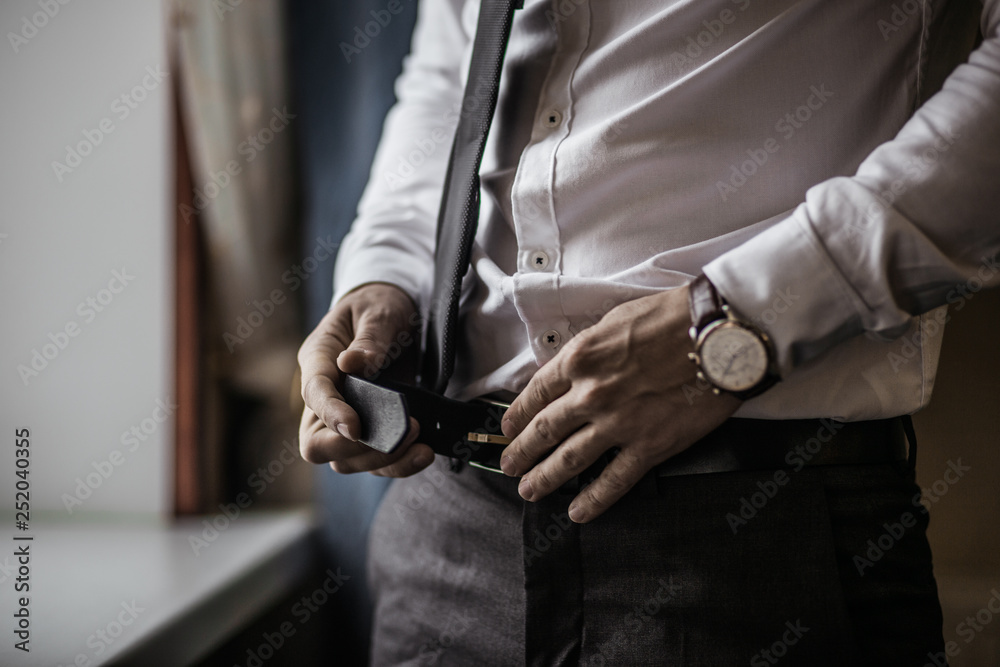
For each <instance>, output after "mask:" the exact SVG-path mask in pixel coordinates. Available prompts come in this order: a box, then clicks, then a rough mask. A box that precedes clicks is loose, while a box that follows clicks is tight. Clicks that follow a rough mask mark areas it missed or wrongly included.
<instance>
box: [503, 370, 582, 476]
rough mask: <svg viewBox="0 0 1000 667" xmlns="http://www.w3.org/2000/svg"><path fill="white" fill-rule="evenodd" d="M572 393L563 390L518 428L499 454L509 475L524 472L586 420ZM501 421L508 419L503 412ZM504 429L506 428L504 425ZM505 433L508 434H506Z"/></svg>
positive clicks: (518, 417)
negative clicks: (562, 392)
mask: <svg viewBox="0 0 1000 667" xmlns="http://www.w3.org/2000/svg"><path fill="white" fill-rule="evenodd" d="M536 377H537V376H536ZM575 393H576V392H569V393H567V394H564V395H563V396H561V397H560V398H558V399H556V400H555V401H554V402H552V403H549V404H548V405H547V406H545V407H543V408H542V409H541V410H540V411H539V412H537V414H535V415H534V416H533V418H532V419H531V421H530V422H528V425H527V427H525V428H523V429H521V430H520V432H519V435H518V436H517V437H516V438H515V439H514V441H513V442H512V443H511V444H510V445H508V446H507V448H506V449H505V450H504V452H503V454H502V455H501V457H500V469H501V470H503V471H504V473H505V474H507V475H512V476H519V475H523V474H525V473H526V472H527V471H528V470H530V469H531V468H532V466H534V465H535V463H536V462H537V461H538V460H539V459H541V458H543V457H544V456H545V455H546V454H548V453H549V452H550V451H552V450H553V449H555V448H556V447H557V446H558V445H559V443H561V442H562V441H563V440H566V439H567V438H568V437H569V436H570V435H571V434H572V433H573V432H574V431H576V430H577V429H579V428H580V427H581V426H583V425H584V424H586V423H587V415H586V414H585V413H584V412H583V410H582V408H583V406H582V405H581V403H580V401H578V400H577V399H576V396H575ZM523 395H524V394H522V396H523ZM511 409H513V406H511ZM507 414H508V415H509V414H510V410H508V411H507ZM514 419H522V417H521V416H520V415H515V417H514ZM504 423H505V424H506V423H507V416H506V415H505V416H504ZM504 432H505V433H506V432H507V429H506V428H505V429H504ZM508 437H510V436H509V435H508ZM595 458H596V456H595ZM573 463H576V462H575V461H574V462H573ZM574 467H575V466H574ZM584 468H586V466H584ZM570 477H572V475H570Z"/></svg>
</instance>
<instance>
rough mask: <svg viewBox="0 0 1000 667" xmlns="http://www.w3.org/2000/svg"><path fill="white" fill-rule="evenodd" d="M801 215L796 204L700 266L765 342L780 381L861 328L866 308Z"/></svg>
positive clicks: (802, 213) (801, 211)
mask: <svg viewBox="0 0 1000 667" xmlns="http://www.w3.org/2000/svg"><path fill="white" fill-rule="evenodd" d="M804 215H805V213H804V206H800V207H799V209H797V210H796V212H795V213H794V214H793V215H792V216H791V217H790V218H788V219H786V220H785V221H783V222H781V223H778V224H777V225H775V226H774V227H771V228H770V229H768V230H766V231H764V232H762V233H760V234H758V235H757V236H755V237H754V238H752V239H750V240H749V241H747V242H746V243H743V244H742V245H740V246H738V247H736V248H734V249H733V250H730V251H729V252H727V253H725V254H723V255H722V256H720V257H718V258H717V259H715V260H714V261H712V262H711V263H709V264H707V265H706V266H705V267H704V268H703V270H704V272H705V275H707V276H708V279H709V280H711V281H712V284H713V285H715V288H716V289H717V290H718V291H719V293H720V294H721V295H722V296H723V297H724V298H725V299H726V301H727V302H728V303H729V306H730V308H732V309H733V311H734V312H735V313H736V314H737V315H739V316H740V317H741V318H743V319H745V320H749V321H750V322H752V323H753V324H754V325H755V326H757V327H759V328H760V329H761V330H762V331H765V332H766V333H767V334H768V335H769V336H770V338H771V340H772V342H773V343H774V347H775V352H776V353H777V362H778V370H779V373H780V374H781V376H782V377H785V376H787V374H788V373H790V372H791V371H792V370H793V369H794V368H795V367H796V366H798V365H800V364H801V363H802V362H804V361H806V360H808V359H811V358H812V357H815V356H817V355H819V354H821V353H822V352H824V351H825V350H827V349H828V348H830V347H832V346H833V345H835V344H837V343H839V342H840V341H842V340H845V339H847V338H850V337H851V336H854V335H857V334H859V333H861V332H862V330H863V328H862V327H863V325H862V318H861V316H860V312H861V309H862V308H864V305H863V303H862V302H861V300H860V299H859V298H858V297H857V296H856V295H854V294H853V291H852V289H851V287H850V286H849V285H848V284H847V282H846V280H845V279H844V277H843V276H842V275H841V273H840V271H839V270H838V269H837V267H836V266H835V265H834V264H833V262H832V260H831V259H830V257H829V255H827V253H826V251H825V249H824V248H823V246H822V244H821V242H820V241H819V239H818V238H817V237H816V235H815V233H814V232H813V230H812V227H811V225H810V224H809V223H808V221H806V220H805V219H804Z"/></svg>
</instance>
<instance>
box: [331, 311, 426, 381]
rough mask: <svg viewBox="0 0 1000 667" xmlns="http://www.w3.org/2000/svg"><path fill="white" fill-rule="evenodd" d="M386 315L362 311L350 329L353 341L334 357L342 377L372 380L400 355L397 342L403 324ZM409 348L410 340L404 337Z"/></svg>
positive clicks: (400, 347) (401, 348) (400, 350)
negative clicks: (358, 377)
mask: <svg viewBox="0 0 1000 667" xmlns="http://www.w3.org/2000/svg"><path fill="white" fill-rule="evenodd" d="M396 319H397V318H395V317H392V316H391V315H390V314H388V313H384V312H378V313H373V312H372V311H370V310H369V311H366V312H363V313H362V314H361V316H360V317H359V318H358V321H357V322H356V323H355V326H354V339H353V340H352V341H351V344H350V345H348V346H347V348H346V349H345V350H344V351H343V352H341V353H340V355H339V356H338V357H337V367H338V368H339V369H340V370H341V371H343V372H344V373H350V374H351V375H360V376H362V377H372V376H373V375H375V374H376V373H378V372H379V371H381V370H382V369H384V368H386V367H387V366H388V365H389V364H391V363H392V362H393V361H394V360H395V359H396V358H397V357H399V356H400V354H402V350H403V347H404V346H403V345H402V344H401V343H400V341H399V339H400V338H404V336H401V335H400V334H401V333H402V332H403V331H404V322H405V321H404V322H398V321H396ZM405 338H406V339H408V342H410V344H412V340H409V339H412V336H409V335H408V334H407V336H405Z"/></svg>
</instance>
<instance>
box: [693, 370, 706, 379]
mask: <svg viewBox="0 0 1000 667" xmlns="http://www.w3.org/2000/svg"><path fill="white" fill-rule="evenodd" d="M695 377H696V378H698V379H699V380H702V381H705V374H704V373H702V372H701V371H698V372H697V373H695Z"/></svg>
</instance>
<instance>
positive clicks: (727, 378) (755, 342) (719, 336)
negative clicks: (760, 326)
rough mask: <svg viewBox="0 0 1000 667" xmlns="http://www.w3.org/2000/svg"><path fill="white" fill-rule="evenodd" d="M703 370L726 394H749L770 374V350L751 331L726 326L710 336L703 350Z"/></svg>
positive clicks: (703, 344) (710, 380)
mask: <svg viewBox="0 0 1000 667" xmlns="http://www.w3.org/2000/svg"><path fill="white" fill-rule="evenodd" d="M699 352H700V355H701V370H702V372H703V373H704V374H705V377H707V378H708V380H709V382H711V383H712V384H714V385H715V386H716V387H719V388H720V389H725V390H726V391H746V390H748V389H751V388H752V387H754V386H755V385H756V384H757V383H759V382H760V381H761V380H763V379H764V376H765V375H766V374H767V366H768V363H767V349H766V348H765V347H764V342H763V341H762V340H761V339H760V338H759V337H758V336H757V334H755V333H754V332H752V331H750V330H749V329H744V328H743V327H741V326H739V325H737V324H732V323H725V324H722V325H721V326H719V327H718V328H716V329H715V330H714V331H711V332H709V333H708V335H707V337H706V338H705V340H704V342H703V343H702V346H701V350H700V351H699Z"/></svg>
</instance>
